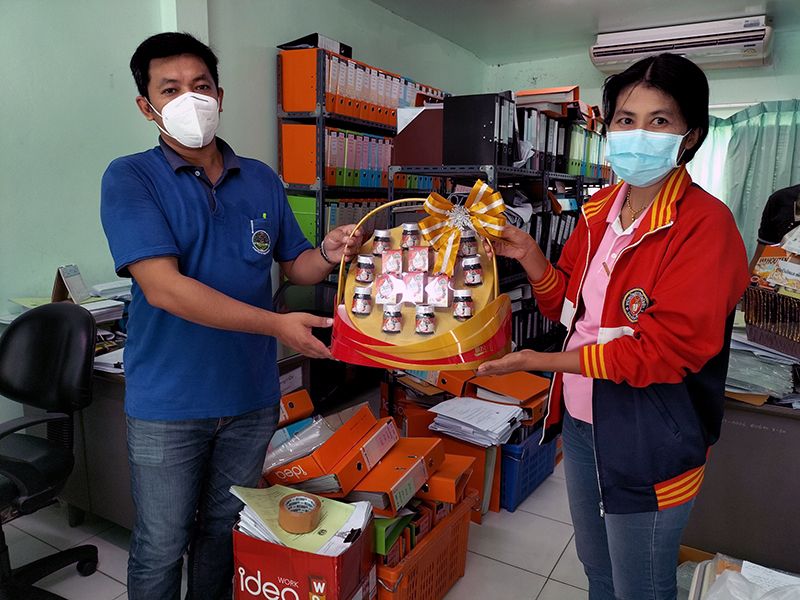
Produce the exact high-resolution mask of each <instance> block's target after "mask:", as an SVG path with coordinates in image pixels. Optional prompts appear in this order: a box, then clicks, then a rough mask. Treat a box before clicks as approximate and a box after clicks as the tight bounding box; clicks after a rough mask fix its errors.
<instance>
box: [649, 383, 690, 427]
mask: <svg viewBox="0 0 800 600" xmlns="http://www.w3.org/2000/svg"><path fill="white" fill-rule="evenodd" d="M645 395H646V396H647V398H648V400H649V401H650V404H651V405H652V406H653V408H655V409H656V412H657V413H658V414H659V416H660V417H661V421H662V422H663V423H664V425H665V426H666V427H667V429H669V430H670V431H671V432H672V435H674V436H675V437H680V434H681V428H680V426H679V425H678V422H677V421H676V420H675V418H674V417H673V416H672V413H670V411H669V408H668V407H667V403H666V402H665V401H664V398H662V397H661V394H659V393H658V390H657V389H655V388H654V387H653V386H650V387H649V388H645Z"/></svg>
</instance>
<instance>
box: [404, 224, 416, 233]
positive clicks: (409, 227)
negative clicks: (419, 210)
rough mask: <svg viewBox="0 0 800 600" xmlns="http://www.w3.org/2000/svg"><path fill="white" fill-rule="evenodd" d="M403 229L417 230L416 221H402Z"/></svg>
mask: <svg viewBox="0 0 800 600" xmlns="http://www.w3.org/2000/svg"><path fill="white" fill-rule="evenodd" d="M403 231H419V224H418V223H403Z"/></svg>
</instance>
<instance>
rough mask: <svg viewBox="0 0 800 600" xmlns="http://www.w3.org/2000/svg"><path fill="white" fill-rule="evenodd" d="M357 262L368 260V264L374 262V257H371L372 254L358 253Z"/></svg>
mask: <svg viewBox="0 0 800 600" xmlns="http://www.w3.org/2000/svg"><path fill="white" fill-rule="evenodd" d="M358 262H368V263H370V264H375V258H373V256H372V254H359V255H358Z"/></svg>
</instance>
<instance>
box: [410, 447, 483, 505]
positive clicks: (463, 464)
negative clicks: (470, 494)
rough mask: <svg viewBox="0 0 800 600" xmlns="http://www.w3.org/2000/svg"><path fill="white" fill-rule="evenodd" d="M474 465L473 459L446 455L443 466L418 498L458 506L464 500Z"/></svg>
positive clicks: (423, 487) (421, 490)
mask: <svg viewBox="0 0 800 600" xmlns="http://www.w3.org/2000/svg"><path fill="white" fill-rule="evenodd" d="M474 464H475V458H473V457H470V456H461V455H460V454H445V455H444V462H443V463H442V466H441V467H439V470H438V471H436V473H434V474H433V475H431V476H430V479H428V482H427V483H426V484H425V485H423V486H422V489H420V491H419V492H417V498H422V499H423V500H438V501H440V502H449V503H450V504H458V503H459V502H461V500H462V499H463V498H464V492H465V491H466V489H467V482H468V481H469V478H470V477H471V476H472V467H473V465H474Z"/></svg>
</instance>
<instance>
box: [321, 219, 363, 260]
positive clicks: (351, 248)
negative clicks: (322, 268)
mask: <svg viewBox="0 0 800 600" xmlns="http://www.w3.org/2000/svg"><path fill="white" fill-rule="evenodd" d="M355 229H356V226H355V225H342V226H341V227H337V228H336V229H332V230H331V231H330V232H328V235H326V236H325V239H324V240H323V242H322V243H323V244H324V245H325V253H326V254H327V255H328V258H329V259H331V260H332V261H333V262H339V261H340V260H342V255H344V256H345V260H346V261H347V262H350V260H352V258H353V257H354V256H356V255H358V251H359V250H360V249H361V244H362V243H363V242H362V239H363V237H364V233H363V232H362V231H361V230H356V231H355V233H353V236H352V237H350V234H351V233H352V232H353V231H354V230H355Z"/></svg>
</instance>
